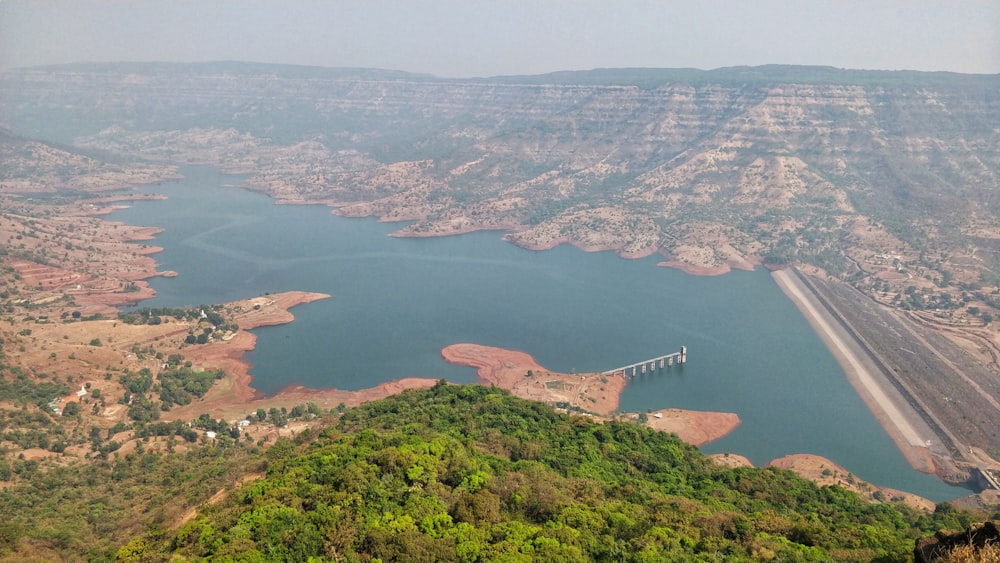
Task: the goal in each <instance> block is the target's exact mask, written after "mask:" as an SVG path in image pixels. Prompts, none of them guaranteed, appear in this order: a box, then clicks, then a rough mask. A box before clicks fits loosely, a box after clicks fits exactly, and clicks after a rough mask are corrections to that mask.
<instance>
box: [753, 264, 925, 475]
mask: <svg viewBox="0 0 1000 563" xmlns="http://www.w3.org/2000/svg"><path fill="white" fill-rule="evenodd" d="M771 277H772V278H773V279H774V281H775V283H776V284H777V285H778V288H779V289H781V291H782V292H783V293H784V294H785V296H787V297H788V299H789V300H790V301H791V302H792V303H793V304H794V305H795V306H796V308H797V309H798V310H799V312H801V313H802V315H803V316H804V317H805V318H806V320H807V321H808V322H809V325H810V326H811V327H812V328H813V330H814V331H815V332H816V334H817V336H819V338H820V340H821V341H822V342H823V344H824V345H826V347H827V349H828V350H829V351H830V353H831V354H832V355H833V357H834V359H836V361H837V363H838V364H839V365H840V367H841V369H843V370H844V375H845V376H846V378H847V380H848V382H849V383H850V384H851V386H852V387H853V388H854V389H855V391H856V392H857V393H858V396H859V397H860V398H861V400H862V401H863V402H864V403H865V406H867V407H868V410H869V411H870V412H871V413H872V415H874V416H875V419H876V420H877V421H878V422H879V424H880V425H881V426H882V428H883V430H884V431H885V432H886V433H887V434H888V435H889V437H890V438H891V439H892V441H893V443H894V444H895V445H896V447H897V448H898V449H899V451H900V453H901V454H902V455H903V457H904V458H905V459H906V461H907V463H909V464H910V466H911V467H912V468H913V469H915V470H917V471H920V472H922V473H930V474H934V475H938V476H939V477H940V476H941V475H940V469H941V468H939V466H938V464H937V463H935V456H934V454H933V452H932V451H931V448H930V445H931V444H933V443H935V442H937V441H938V437H937V435H936V434H935V433H934V431H933V430H931V428H930V427H929V426H927V424H926V423H925V422H924V421H923V419H922V418H921V416H920V414H919V413H917V412H916V411H914V410H913V408H912V407H910V406H909V405H908V404H907V402H906V400H905V399H904V398H903V397H902V396H901V395H900V393H899V391H898V390H896V389H895V388H894V387H893V386H892V384H891V382H889V381H888V380H887V379H886V378H885V376H884V375H883V374H882V373H881V371H879V370H878V369H877V368H876V367H875V366H874V365H871V362H870V360H868V358H867V356H866V354H867V352H866V351H865V350H864V349H863V347H862V345H861V344H860V343H859V342H857V341H856V340H855V339H854V338H853V337H851V336H850V335H849V334H848V333H847V332H846V330H844V329H843V327H841V326H840V325H839V323H838V321H837V320H836V319H835V318H834V317H833V315H832V313H830V312H829V311H827V310H826V308H825V307H823V305H822V303H820V302H819V300H818V299H817V297H816V296H815V295H814V294H813V292H812V290H811V289H810V288H809V287H807V286H806V285H805V284H804V283H803V282H802V281H801V280H800V279H799V278H798V275H797V274H796V273H794V272H792V271H791V270H790V269H782V270H775V271H774V272H772V273H771Z"/></svg>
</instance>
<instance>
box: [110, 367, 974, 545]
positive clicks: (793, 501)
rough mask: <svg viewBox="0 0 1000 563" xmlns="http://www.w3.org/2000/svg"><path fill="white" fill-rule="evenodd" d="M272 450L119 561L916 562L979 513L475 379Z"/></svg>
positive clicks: (407, 395) (367, 410)
mask: <svg viewBox="0 0 1000 563" xmlns="http://www.w3.org/2000/svg"><path fill="white" fill-rule="evenodd" d="M265 457H266V459H267V469H266V476H265V477H263V478H262V479H260V480H257V481H253V482H248V483H246V484H244V485H241V486H237V487H236V488H235V489H232V490H228V491H227V492H225V493H223V494H221V495H216V496H215V497H213V501H212V502H211V503H207V504H202V506H201V507H200V508H199V509H198V511H197V514H196V515H192V516H191V517H190V519H187V521H186V523H184V524H183V525H182V526H180V525H179V524H176V523H175V524H174V525H171V524H170V523H163V525H161V526H158V527H157V529H156V531H154V532H152V533H149V534H146V535H144V536H141V537H135V538H133V539H132V540H130V541H129V543H128V545H127V546H125V547H123V548H122V549H121V550H120V551H119V552H118V556H119V558H122V559H124V560H138V558H139V557H146V559H144V560H167V559H169V558H171V557H177V556H180V557H182V558H185V559H186V558H201V557H209V558H213V559H219V558H236V559H264V560H271V559H279V560H299V561H304V560H306V559H307V558H309V557H316V558H317V559H316V560H345V561H369V560H375V559H374V558H379V560H381V561H385V562H388V561H414V562H416V561H428V562H431V561H435V562H439V561H470V562H471V561H496V560H505V561H667V560H685V561H690V560H698V559H701V558H717V557H719V556H722V557H725V559H726V560H727V561H740V560H767V559H773V558H778V559H781V560H789V559H794V560H800V561H823V560H830V559H831V558H833V559H837V560H854V561H870V560H875V559H878V560H880V561H907V560H909V557H910V554H911V553H912V550H913V545H914V538H915V537H916V536H917V535H920V534H921V530H923V531H925V532H926V531H928V530H936V529H938V528H940V527H953V528H954V527H962V526H965V525H967V523H968V522H967V520H965V518H967V516H964V515H961V514H959V513H956V512H954V511H951V510H949V509H948V508H947V507H946V506H945V505H942V507H941V508H939V509H938V510H937V511H936V512H935V513H934V514H933V515H932V514H928V513H917V512H915V511H913V510H912V509H909V508H906V507H904V506H894V505H888V504H868V503H866V502H864V501H862V500H861V499H860V497H858V496H857V495H855V494H854V493H850V492H848V491H846V490H844V489H842V488H839V487H835V486H834V487H823V488H819V487H817V486H816V485H814V484H813V483H812V482H810V481H806V480H803V479H801V478H798V477H796V476H795V475H794V474H792V473H790V472H788V471H785V470H778V469H749V468H739V469H733V468H724V467H722V466H717V465H715V464H714V463H713V462H712V461H711V460H709V459H708V458H706V457H704V456H702V455H701V454H700V453H698V451H697V450H696V449H694V448H693V447H691V446H688V445H686V444H683V443H682V442H680V441H679V440H677V439H676V438H675V437H671V436H669V435H667V434H663V433H658V432H655V431H651V430H647V429H643V428H640V427H636V426H634V425H632V424H628V423H618V422H611V423H606V424H596V423H594V422H591V421H589V420H588V419H586V418H583V417H579V416H568V415H561V414H556V413H555V412H554V411H553V410H552V409H551V408H550V407H546V406H543V405H540V404H538V403H533V402H528V401H524V400H521V399H515V398H513V397H511V396H509V395H507V394H506V393H505V392H503V391H499V390H496V389H490V388H485V387H475V386H473V387H463V386H449V385H443V384H442V385H438V386H435V387H434V388H432V389H429V390H423V391H407V392H404V393H402V394H400V395H397V396H394V397H390V398H387V399H384V400H381V401H377V402H373V403H369V404H367V405H364V406H362V407H358V408H355V409H351V410H349V411H347V412H346V413H344V415H343V416H342V417H341V418H340V420H339V421H338V423H337V425H336V427H331V428H327V429H326V430H323V431H321V432H319V433H318V434H315V435H313V434H309V435H305V434H304V435H302V436H299V437H298V438H296V439H295V440H294V442H293V441H282V442H279V443H277V444H275V445H274V446H272V447H271V448H270V449H269V450H267V452H266V454H265ZM135 461H136V460H133V463H135ZM250 465H253V464H252V463H251V464H250ZM178 526H179V527H178ZM153 554H159V555H155V556H151V555H153Z"/></svg>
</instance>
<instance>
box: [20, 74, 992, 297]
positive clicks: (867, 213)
mask: <svg viewBox="0 0 1000 563" xmlns="http://www.w3.org/2000/svg"><path fill="white" fill-rule="evenodd" d="M0 80H2V81H3V84H4V88H3V91H2V93H0V119H2V121H3V122H4V123H6V124H7V125H9V126H10V127H12V128H13V129H15V130H16V131H18V132H19V133H23V134H27V135H32V136H36V137H40V138H46V139H54V140H60V141H63V142H72V143H75V144H76V145H78V146H84V147H91V148H99V149H103V150H107V151H113V152H118V153H123V154H129V155H137V156H141V157H146V158H152V159H161V160H171V161H188V162H206V163H212V164H217V165H220V166H222V167H224V168H225V169H227V170H230V171H233V172H244V173H250V174H252V175H253V177H252V179H251V180H250V182H249V184H250V185H251V186H252V187H254V188H256V189H260V190H262V191H265V192H267V193H269V194H271V195H273V196H274V197H276V198H278V199H279V200H282V201H288V202H324V203H328V204H331V205H336V206H338V207H340V208H341V209H340V212H341V213H343V214H347V215H377V216H379V217H382V218H384V219H388V220H403V219H407V220H414V221H415V222H414V223H412V224H410V225H407V226H406V227H404V228H403V229H402V230H401V234H405V235H417V236H428V235H444V234H452V233H457V232H465V231H469V230H476V229H495V228H499V229H506V230H508V231H509V232H510V234H509V238H510V240H512V241H513V242H515V243H517V244H520V245H523V246H526V247H531V248H548V247H551V246H553V245H555V244H559V243H562V242H572V243H574V244H577V245H578V246H581V247H584V248H589V249H616V250H618V251H619V252H621V253H622V254H625V255H633V256H638V255H647V254H651V253H660V254H662V255H664V256H665V257H666V258H667V261H668V263H670V264H671V265H675V266H678V267H683V268H686V269H689V270H695V271H703V272H712V271H725V270H726V269H728V268H729V267H730V266H735V267H744V268H745V267H751V266H752V265H753V264H754V263H755V262H759V261H760V260H765V261H769V262H772V263H775V264H781V263H786V262H793V261H796V262H800V263H808V264H812V265H814V266H817V267H820V268H823V269H825V270H826V271H828V272H829V273H832V274H835V275H839V276H842V277H845V278H851V279H853V281H854V282H855V283H856V284H857V285H858V286H859V287H861V288H863V289H866V291H868V292H869V293H870V294H872V295H875V296H876V297H879V298H882V299H884V300H886V301H893V300H895V302H896V303H897V304H903V303H904V302H907V301H914V302H913V303H912V305H913V306H914V307H916V308H920V307H922V306H929V305H937V304H938V303H937V301H936V300H937V299H939V294H944V293H948V294H949V297H948V298H947V299H949V300H952V301H951V302H952V303H953V302H957V300H959V299H961V298H962V294H961V292H960V291H958V289H957V287H956V289H955V291H952V290H949V289H947V288H948V286H949V285H950V284H957V283H962V284H965V285H963V287H964V288H965V291H968V289H969V288H972V289H973V290H975V289H982V288H988V289H992V288H995V287H996V286H997V285H1000V221H998V219H997V218H998V217H1000V196H998V194H997V187H998V185H1000V77H997V76H977V75H957V74H949V73H917V72H873V71H846V70H838V69H831V68H817V67H783V66H774V67H756V68H732V69H719V70H715V71H696V70H655V69H619V70H615V69H609V70H597V71H592V72H575V73H556V74H552V75H544V76H529V77H501V78H492V79H468V80H445V79H436V78H433V77H428V76H418V75H409V74H405V73H398V72H388V71H377V70H358V69H318V68H305V67H287V66H273V65H256V64H248V63H216V64H201V65H172V64H120V65H73V66H62V67H46V68H40V69H25V70H18V71H13V72H8V73H6V74H4V75H3V76H2V77H0ZM914 280H915V281H914ZM909 286H915V290H917V291H916V292H917V293H918V294H919V295H920V296H921V297H922V298H923V302H921V303H917V302H916V301H915V300H911V299H910V296H912V295H913V293H905V290H907V289H908V288H909ZM937 286H940V287H937ZM942 288H944V291H941V289H942ZM911 291H912V290H911ZM988 294H989V292H986V293H985V294H984V298H983V299H980V300H979V301H980V302H981V303H978V304H979V305H980V309H984V308H987V307H990V306H992V305H997V303H992V302H991V300H990V298H988V297H986V296H987V295H988ZM967 301H968V300H967ZM994 301H995V300H994Z"/></svg>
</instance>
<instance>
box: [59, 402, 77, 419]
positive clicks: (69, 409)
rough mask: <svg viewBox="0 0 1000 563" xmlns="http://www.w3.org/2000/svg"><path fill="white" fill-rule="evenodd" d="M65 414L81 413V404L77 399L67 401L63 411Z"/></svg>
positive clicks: (74, 414)
mask: <svg viewBox="0 0 1000 563" xmlns="http://www.w3.org/2000/svg"><path fill="white" fill-rule="evenodd" d="M62 414H63V416H76V415H78V414H80V404H79V403H77V402H76V401H70V402H68V403H66V406H65V407H63V411H62Z"/></svg>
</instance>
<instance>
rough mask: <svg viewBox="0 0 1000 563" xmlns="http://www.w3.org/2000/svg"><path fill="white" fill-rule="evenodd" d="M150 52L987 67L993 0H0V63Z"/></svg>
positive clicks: (422, 62)
mask: <svg viewBox="0 0 1000 563" xmlns="http://www.w3.org/2000/svg"><path fill="white" fill-rule="evenodd" d="M152 60H155V61H209V60H246V61H260V62H278V63H294V64H305V65H319V66H351V67H378V68H387V69H397V70H407V71H411V72H423V73H431V74H436V75H438V76H449V77H456V76H491V75H498V74H536V73H543V72H550V71H555V70H576V69H590V68H596V67H625V66H636V67H696V68H703V69H710V68H717V67H721V66H735V65H759V64H769V63H783V64H810V65H832V66H837V67H844V68H866V69H914V70H950V71H956V72H972V73H1000V0H936V1H929V0H828V1H814V0H739V1H738V0H675V1H666V0H664V1H645V0H644V1H631V0H615V1H612V0H600V1H597V0H593V1H591V0H551V1H547V0H531V1H529V0H509V1H507V0H408V1H405V0H398V1H390V0H327V1H317V0H232V1H230V0H173V1H171V0H120V1H112V0H0V68H11V67H19V66H32V65H39V64H50V63H65V62H78V61H152Z"/></svg>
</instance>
